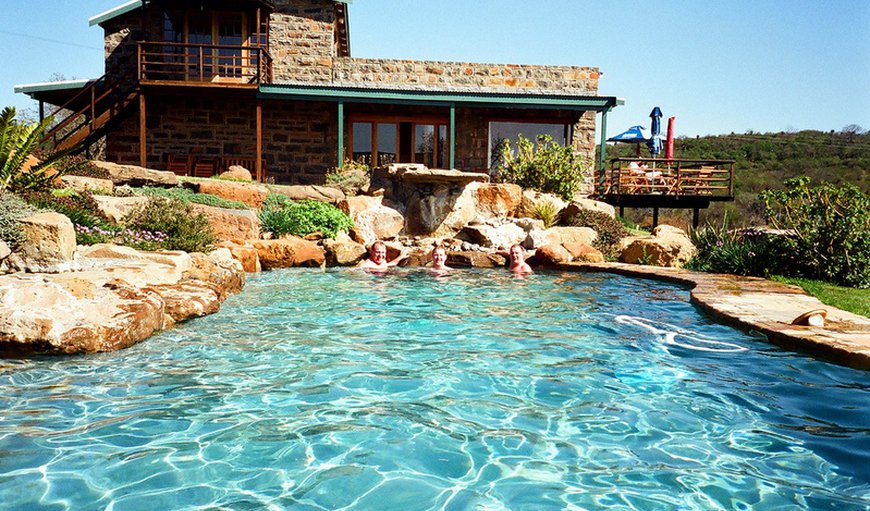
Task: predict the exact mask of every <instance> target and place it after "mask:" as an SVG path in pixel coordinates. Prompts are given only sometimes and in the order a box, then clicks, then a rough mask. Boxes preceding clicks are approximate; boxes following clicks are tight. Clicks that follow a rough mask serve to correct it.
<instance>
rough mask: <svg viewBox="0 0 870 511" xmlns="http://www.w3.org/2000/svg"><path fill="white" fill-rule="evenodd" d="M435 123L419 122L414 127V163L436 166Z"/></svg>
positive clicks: (430, 166)
mask: <svg viewBox="0 0 870 511" xmlns="http://www.w3.org/2000/svg"><path fill="white" fill-rule="evenodd" d="M436 145H437V140H436V139H435V125H434V124H417V125H416V126H415V127H414V163H422V164H423V165H426V166H427V167H429V168H430V169H431V168H435V166H436V165H435V154H436V152H435V146H436Z"/></svg>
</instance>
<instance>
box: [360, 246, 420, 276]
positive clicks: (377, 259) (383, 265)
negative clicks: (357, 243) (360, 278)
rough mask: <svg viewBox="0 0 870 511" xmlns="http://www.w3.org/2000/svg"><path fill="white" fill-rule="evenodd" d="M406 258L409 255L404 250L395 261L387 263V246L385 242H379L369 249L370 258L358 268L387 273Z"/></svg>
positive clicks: (364, 260) (361, 262) (363, 261)
mask: <svg viewBox="0 0 870 511" xmlns="http://www.w3.org/2000/svg"><path fill="white" fill-rule="evenodd" d="M406 257H408V254H407V253H406V252H405V249H404V248H403V249H402V250H401V251H400V252H399V255H398V256H396V258H395V259H393V260H392V261H387V245H386V243H384V242H383V241H381V240H378V241H376V242H374V243H372V246H371V247H369V258H368V259H363V260H362V261H360V262H359V264H357V265H356V267H357V268H361V269H363V270H366V271H373V272H386V271H387V270H389V269H390V268H391V267H393V266H397V265H398V264H399V263H400V262H402V260H403V259H405V258H406Z"/></svg>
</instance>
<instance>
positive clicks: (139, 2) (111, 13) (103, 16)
mask: <svg viewBox="0 0 870 511" xmlns="http://www.w3.org/2000/svg"><path fill="white" fill-rule="evenodd" d="M149 1H150V0H130V1H129V2H127V3H123V4H121V5H119V6H117V7H113V8H111V9H109V10H108V11H105V12H101V13H100V14H97V15H96V16H94V17H92V18H90V19H89V20H88V26H91V27H92V26H94V25H99V24H101V23H105V22H106V21H109V20H110V19H113V18H117V17H118V16H121V15H122V14H127V13H128V12H130V11H135V10H136V9H138V8H140V7H142V6H143V5H144V4H145V3H146V2H149ZM333 1H335V2H340V3H343V4H349V3H351V2H352V1H353V0H333Z"/></svg>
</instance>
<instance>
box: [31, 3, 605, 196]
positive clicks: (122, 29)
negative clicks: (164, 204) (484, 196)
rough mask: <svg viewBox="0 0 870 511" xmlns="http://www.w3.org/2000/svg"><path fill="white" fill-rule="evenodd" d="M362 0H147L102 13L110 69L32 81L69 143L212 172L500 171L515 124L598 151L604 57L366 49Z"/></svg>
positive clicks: (57, 135) (98, 20)
mask: <svg viewBox="0 0 870 511" xmlns="http://www.w3.org/2000/svg"><path fill="white" fill-rule="evenodd" d="M349 1H350V0H340V1H331V0H235V1H230V0H172V1H169V0H132V1H129V2H127V3H125V4H122V5H120V6H118V7H116V8H114V9H111V10H109V11H106V12H104V13H102V14H99V15H97V16H94V17H93V18H91V19H90V24H91V25H92V26H93V25H98V26H100V27H102V28H103V30H104V31H105V59H106V74H105V75H104V76H103V77H101V78H99V79H95V80H86V81H72V82H58V83H43V84H31V85H23V86H19V87H17V88H16V90H17V91H19V92H23V93H25V94H28V95H30V96H31V97H32V98H34V99H36V100H38V101H39V102H40V111H41V112H44V113H48V112H46V109H45V104H51V105H56V106H63V107H64V111H67V112H72V115H69V116H66V117H63V118H62V122H61V124H62V127H61V128H62V129H59V130H58V131H56V132H54V133H52V134H51V138H52V139H53V141H54V143H55V145H56V146H58V147H62V146H69V145H74V144H79V143H84V144H85V145H87V144H90V143H92V142H94V141H95V140H97V139H102V138H103V137H105V141H106V145H105V151H106V158H107V159H109V160H111V161H116V162H119V163H134V164H139V165H142V166H148V167H151V168H158V169H169V170H173V171H175V172H177V173H183V174H193V175H200V176H201V175H210V174H212V173H214V172H217V171H220V170H221V168H222V167H226V166H228V165H231V164H243V165H246V166H248V167H249V168H251V170H252V171H255V172H256V176H257V178H258V179H260V180H264V179H266V178H267V177H268V178H271V179H274V180H275V181H278V182H301V183H313V182H321V181H322V180H323V178H324V175H325V172H326V171H327V169H329V168H331V167H336V166H339V165H341V164H342V163H343V162H344V161H346V160H348V159H354V160H361V161H364V162H365V163H368V164H371V165H373V166H377V165H384V164H387V163H393V162H397V163H404V162H415V163H423V164H425V165H426V166H428V167H431V168H458V169H461V170H471V171H487V170H488V169H489V167H490V165H491V163H492V157H493V154H494V153H496V151H495V150H494V148H495V147H497V145H498V144H499V143H500V141H501V140H502V139H504V138H509V139H515V136H516V135H517V134H518V133H522V134H523V135H525V136H527V137H534V136H536V135H538V134H550V135H552V136H553V137H554V138H556V140H557V141H559V142H562V143H565V144H571V145H573V147H574V149H575V150H576V151H579V152H582V153H585V154H586V155H588V156H589V157H593V156H594V153H595V115H596V113H599V112H601V113H602V123H605V122H606V115H607V112H608V111H609V110H610V109H612V108H613V107H615V106H616V105H617V98H615V97H608V96H599V95H598V78H599V76H600V73H599V71H598V69H597V68H591V67H560V66H535V65H514V64H479V63H462V62H431V61H414V60H387V59H365V58H355V57H351V52H350V40H349V31H350V24H349V20H348V6H347V3H349Z"/></svg>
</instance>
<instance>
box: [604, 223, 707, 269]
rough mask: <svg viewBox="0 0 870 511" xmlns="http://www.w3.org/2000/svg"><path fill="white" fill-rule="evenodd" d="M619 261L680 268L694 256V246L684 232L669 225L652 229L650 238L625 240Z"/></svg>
mask: <svg viewBox="0 0 870 511" xmlns="http://www.w3.org/2000/svg"><path fill="white" fill-rule="evenodd" d="M621 248H622V250H621V253H620V255H619V260H620V261H622V262H624V263H631V264H649V265H652V266H670V267H677V268H680V267H682V266H683V265H684V264H686V262H688V261H689V259H691V258H692V256H694V255H695V245H693V244H692V241H691V240H690V239H689V237H688V236H687V235H686V233H685V231H683V230H682V229H678V228H676V227H671V226H669V225H660V226H658V227H656V228H655V229H653V236H652V237H640V238H637V237H636V238H626V239H625V240H623V242H622V243H621Z"/></svg>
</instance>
